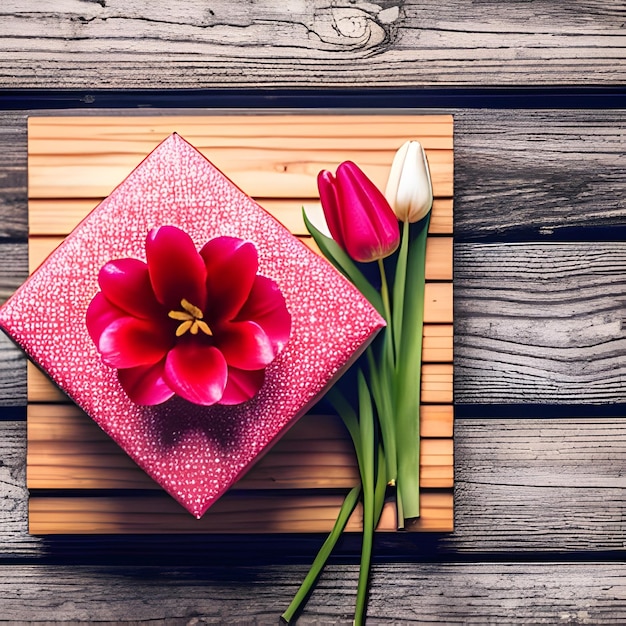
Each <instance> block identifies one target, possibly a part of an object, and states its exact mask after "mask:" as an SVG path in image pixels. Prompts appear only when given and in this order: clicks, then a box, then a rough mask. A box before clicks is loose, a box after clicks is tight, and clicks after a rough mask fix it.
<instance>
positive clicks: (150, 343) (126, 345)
mask: <svg viewBox="0 0 626 626" xmlns="http://www.w3.org/2000/svg"><path fill="white" fill-rule="evenodd" d="M167 330H168V329H167V328H166V329H165V332H164V329H163V326H162V325H160V324H158V323H155V322H154V321H152V320H142V319H138V318H136V317H130V316H124V317H118V318H116V319H114V320H113V321H112V322H111V323H110V324H109V325H108V326H106V328H104V329H103V331H102V333H101V334H100V337H99V340H98V343H97V346H98V350H99V351H100V354H101V355H102V361H103V362H104V363H106V364H107V365H110V366H111V367H117V368H128V367H137V366H138V365H151V364H154V363H156V362H157V361H160V360H161V359H162V358H163V357H164V356H165V354H166V353H167V351H168V350H169V349H170V347H171V345H172V337H171V335H170V333H169V332H167Z"/></svg>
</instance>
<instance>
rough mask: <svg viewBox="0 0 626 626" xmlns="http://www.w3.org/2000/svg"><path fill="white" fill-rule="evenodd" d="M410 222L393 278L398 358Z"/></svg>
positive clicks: (403, 238)
mask: <svg viewBox="0 0 626 626" xmlns="http://www.w3.org/2000/svg"><path fill="white" fill-rule="evenodd" d="M409 238H410V224H409V222H404V224H403V226H402V240H401V243H400V250H399V251H398V261H397V263H396V274H395V277H394V279H393V319H392V325H393V340H394V349H395V352H396V359H397V358H398V354H400V350H401V346H402V330H403V329H402V324H403V317H404V297H405V293H406V269H407V268H406V266H407V259H408V254H409Z"/></svg>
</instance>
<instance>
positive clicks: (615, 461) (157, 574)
mask: <svg viewBox="0 0 626 626" xmlns="http://www.w3.org/2000/svg"><path fill="white" fill-rule="evenodd" d="M0 14H1V19H0V51H1V54H0V88H12V89H29V90H35V89H44V90H52V89H55V88H71V89H75V90H77V91H78V92H79V93H82V94H83V96H81V98H80V100H81V101H82V103H83V104H84V108H83V109H82V110H83V111H85V113H86V114H88V113H89V111H86V110H85V109H86V108H87V107H91V110H93V112H94V113H97V114H103V113H112V112H113V113H124V114H141V111H137V110H123V111H119V110H118V111H103V110H102V109H99V108H98V99H97V96H93V95H92V94H90V93H89V90H94V89H98V88H100V89H103V88H113V89H118V90H122V89H129V88H147V87H150V88H163V89H197V88H215V87H221V88H241V87H245V88H254V87H263V88H278V87H282V88H320V89H324V88H330V87H343V88H351V87H358V88H360V89H364V88H367V89H372V90H376V89H378V88H382V87H390V86H393V87H400V88H421V87H430V88H446V89H448V88H460V87H476V86H478V87H497V86H508V87H542V88H550V87H554V86H556V87H559V88H567V87H600V88H602V87H619V86H623V85H624V83H625V82H626V61H625V49H626V44H625V41H626V32H625V26H624V24H625V22H626V8H625V7H624V4H623V2H621V0H587V1H585V2H570V3H557V2H551V1H548V0H543V1H541V0H537V1H535V2H527V1H521V0H520V1H512V2H506V3H505V2H496V1H495V0H493V1H487V2H470V1H468V0H454V1H450V2H445V3H442V2H433V1H431V0H426V1H419V2H417V1H415V2H402V1H401V0H378V1H377V2H363V1H362V0H356V1H355V2H352V1H350V2H349V1H347V0H345V1H339V0H331V1H328V0H327V1H325V2H322V1H320V0H313V1H311V2H295V1H291V2H290V1H287V2H283V3H276V2H272V1H270V0H264V1H261V2H247V3H234V2H226V1H225V0H216V1H215V2H212V3H210V4H209V3H206V2H201V1H200V0H190V1H188V2H185V3H184V4H183V3H158V2H157V3H155V2H153V3H143V2H139V1H138V0H96V1H93V2H90V1H81V0H59V1H57V2H54V3H45V4H43V3H36V2H34V0H21V1H18V0H5V1H4V2H3V3H2V7H0ZM32 93H33V94H34V93H35V92H34V91H33V92H32ZM47 93H50V94H53V93H54V92H51V91H49V92H47ZM26 95H28V92H27V94H26ZM173 102H175V103H177V106H185V101H184V97H181V96H180V93H178V95H177V96H176V98H173ZM196 102H197V100H196ZM576 102H577V100H575V99H572V103H573V104H572V107H570V108H569V109H563V110H552V109H550V103H551V101H550V99H548V98H547V99H546V101H545V108H540V109H537V110H526V109H524V108H523V102H521V103H518V104H519V107H521V108H514V109H495V108H493V109H471V108H469V109H468V108H465V109H461V108H455V109H451V110H446V112H448V113H453V114H454V116H455V238H456V239H455V248H454V255H455V399H456V402H457V419H456V424H455V442H456V449H455V458H456V477H455V479H456V493H455V509H456V520H455V522H456V528H455V531H454V533H452V534H449V535H442V536H435V537H432V536H408V535H399V536H395V535H394V536H381V537H379V539H378V541H377V545H376V548H377V552H376V554H377V556H376V561H375V565H374V570H373V577H372V593H371V602H370V610H369V614H370V616H371V622H372V623H446V624H449V623H498V624H501V623H529V624H530V623H532V624H536V623H546V624H554V623H565V624H583V623H593V624H599V623H602V624H604V623H607V624H608V623H611V624H623V623H626V582H625V580H626V578H625V577H626V566H624V555H625V552H624V549H625V538H626V529H625V519H626V515H625V510H624V509H625V502H624V495H625V493H624V491H625V487H626V478H625V475H626V422H625V421H624V415H623V408H624V404H625V403H626V358H625V354H626V330H625V329H626V321H625V320H626V311H625V308H626V242H625V241H624V240H625V237H624V234H625V233H626V206H625V199H624V198H625V191H626V168H625V165H626V157H625V152H626V149H625V148H626V141H625V135H626V131H625V130H624V125H625V121H626V119H625V118H626V116H625V114H624V110H618V109H614V108H613V109H610V110H609V109H606V110H602V109H598V108H593V109H587V110H580V109H576V107H575V104H576ZM612 102H616V100H613V101H612ZM622 103H623V100H622ZM2 104H3V103H1V102H0V106H1V105H2ZM242 104H244V105H245V95H242ZM211 105H212V102H211V98H210V97H207V98H206V102H205V103H204V104H203V106H206V107H210V106H211ZM352 105H353V106H355V107H358V106H359V102H358V100H357V101H354V102H352ZM392 105H393V103H392V102H390V106H392ZM29 106H30V108H31V109H32V110H36V111H37V113H38V114H41V113H43V112H42V111H41V110H40V107H39V106H38V104H37V101H36V100H33V101H32V104H30V105H29ZM2 108H3V109H5V110H4V111H3V112H1V113H0V298H1V299H2V300H4V299H5V298H6V297H7V296H8V295H10V294H11V293H12V291H13V290H14V289H15V288H16V287H17V286H18V285H19V284H20V283H21V282H22V281H23V280H24V278H25V277H26V274H27V252H26V236H27V204H26V198H27V195H26V119H27V115H28V113H29V111H27V110H12V111H11V110H6V109H7V105H6V104H5V105H4V106H2ZM154 112H155V111H152V113H154ZM156 112H157V113H159V112H160V111H156ZM165 112H167V113H168V114H171V113H173V112H175V111H172V110H167V111H163V113H165ZM186 112H189V111H186ZM198 112H200V113H207V112H210V111H209V110H207V109H205V110H202V111H198ZM70 113H71V114H76V111H70ZM57 114H58V112H57ZM25 381H26V365H25V361H24V359H23V357H22V356H21V355H20V353H19V352H18V351H17V350H16V349H15V348H13V347H12V346H11V345H10V343H9V342H8V340H6V339H5V338H4V337H2V339H1V340H0V416H1V419H0V620H8V621H13V622H18V623H20V622H21V623H23V622H25V621H38V622H40V623H41V622H46V623H50V622H62V621H74V622H76V621H83V622H100V623H119V622H129V623H136V622H138V621H148V620H150V621H151V622H153V623H181V624H186V623H191V624H194V623H216V624H217V623H219V624H222V623H229V622H230V623H257V624H260V623H277V619H278V615H279V614H280V613H281V612H282V610H283V609H284V608H285V606H286V605H287V603H288V601H289V599H290V598H291V596H292V595H293V593H294V592H295V589H296V587H297V585H298V584H299V581H300V580H301V578H302V577H303V576H304V574H305V572H306V570H307V567H308V563H309V561H310V558H311V555H312V554H313V552H314V551H315V549H316V547H318V546H319V544H320V542H321V537H319V536H295V537H294V536H286V537H281V538H276V539H271V540H268V539H267V538H263V539H262V540H259V539H258V538H257V537H255V536H254V535H250V536H243V537H237V538H233V537H228V536H226V537H199V538H193V539H189V538H183V537H172V536H130V537H125V538H114V537H107V536H97V537H92V538H81V537H78V536H63V537H58V538H55V539H50V538H48V539H43V538H40V537H34V536H29V535H28V533H27V515H26V511H27V508H26V505H27V492H26V488H25V475H24V471H25V458H26V457H25V454H26V450H25V442H26V424H25V419H24V416H25V411H24V408H23V407H24V406H25V404H26V383H25ZM357 551H358V537H356V536H349V537H346V538H345V540H344V541H343V543H342V545H341V547H340V550H339V558H337V559H336V560H335V561H334V562H333V563H332V564H331V566H330V567H329V568H328V570H327V571H326V573H325V575H324V576H323V578H322V580H321V581H320V584H319V585H318V587H317V589H316V591H315V592H314V594H313V595H312V597H311V599H310V601H309V604H308V606H307V608H306V610H305V612H304V613H303V615H302V617H301V619H300V623H302V624H337V623H341V624H344V623H345V624H349V623H350V619H351V610H352V606H353V601H354V594H355V589H356V577H357V570H358V565H357V557H356V556H355V555H356V553H357Z"/></svg>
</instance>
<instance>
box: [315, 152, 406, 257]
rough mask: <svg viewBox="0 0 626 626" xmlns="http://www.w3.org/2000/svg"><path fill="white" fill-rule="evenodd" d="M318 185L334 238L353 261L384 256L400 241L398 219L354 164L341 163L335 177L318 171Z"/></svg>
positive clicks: (380, 193)
mask: <svg viewBox="0 0 626 626" xmlns="http://www.w3.org/2000/svg"><path fill="white" fill-rule="evenodd" d="M317 186H318V189H319V192H320V200H321V202H322V208H323V209H324V215H325V217H326V222H327V224H328V228H329V230H330V232H331V234H332V236H333V239H334V240H335V241H336V242H337V243H338V244H339V245H340V246H341V247H342V248H343V249H344V250H345V251H346V252H347V253H348V254H349V255H350V256H351V257H352V258H353V259H354V260H355V261H360V262H363V263H367V262H369V261H375V260H377V259H383V258H385V257H387V256H389V255H390V254H392V253H393V252H394V251H395V250H396V248H397V247H398V245H399V243H400V229H399V226H398V218H397V217H396V216H395V214H394V212H393V210H392V209H391V207H390V206H389V203H388V202H387V200H386V199H385V196H384V195H383V194H382V192H381V191H380V190H379V189H378V188H377V187H376V185H374V183H373V182H372V181H371V180H370V179H369V178H368V177H367V176H366V175H365V174H364V173H363V172H362V171H361V170H360V169H359V168H358V166H357V165H355V164H354V163H352V162H351V161H345V162H344V163H341V164H340V165H339V167H338V168H337V175H336V177H334V176H333V175H332V174H331V173H330V172H329V171H327V170H323V171H321V172H320V173H319V174H318V177H317Z"/></svg>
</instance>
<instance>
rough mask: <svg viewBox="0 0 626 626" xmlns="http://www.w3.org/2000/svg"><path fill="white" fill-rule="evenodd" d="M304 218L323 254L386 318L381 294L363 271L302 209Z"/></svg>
mask: <svg viewBox="0 0 626 626" xmlns="http://www.w3.org/2000/svg"><path fill="white" fill-rule="evenodd" d="M302 217H303V219H304V224H305V226H306V228H307V230H308V231H309V233H311V237H313V239H314V241H315V243H316V244H317V245H318V246H319V249H320V250H321V251H322V254H323V255H324V256H325V257H326V258H327V259H328V260H329V261H330V262H331V263H332V264H333V265H334V266H335V267H336V268H337V269H338V270H339V271H340V272H341V273H342V274H343V275H344V276H345V277H346V278H348V279H349V280H350V281H351V282H352V283H353V284H354V285H355V286H356V288H357V289H358V290H359V291H360V292H361V293H362V294H363V295H364V296H365V297H366V298H367V299H368V300H369V302H370V304H371V305H372V306H373V307H374V308H375V309H376V310H377V311H378V312H379V313H380V315H381V316H382V317H385V310H384V307H383V302H382V299H381V297H380V294H379V293H378V291H376V289H375V288H374V287H373V285H372V284H371V283H370V282H369V281H368V280H367V278H365V276H364V275H363V273H362V272H361V270H360V269H359V268H358V267H357V266H356V265H355V263H354V261H353V260H352V259H351V258H350V257H349V256H348V254H347V252H345V250H343V249H342V248H341V246H339V244H338V243H337V242H336V241H335V240H334V239H331V238H330V237H327V236H326V235H324V233H321V232H320V231H319V230H318V229H317V228H315V226H313V224H312V223H311V222H310V221H309V218H308V217H307V215H306V212H305V211H304V208H303V209H302Z"/></svg>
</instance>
